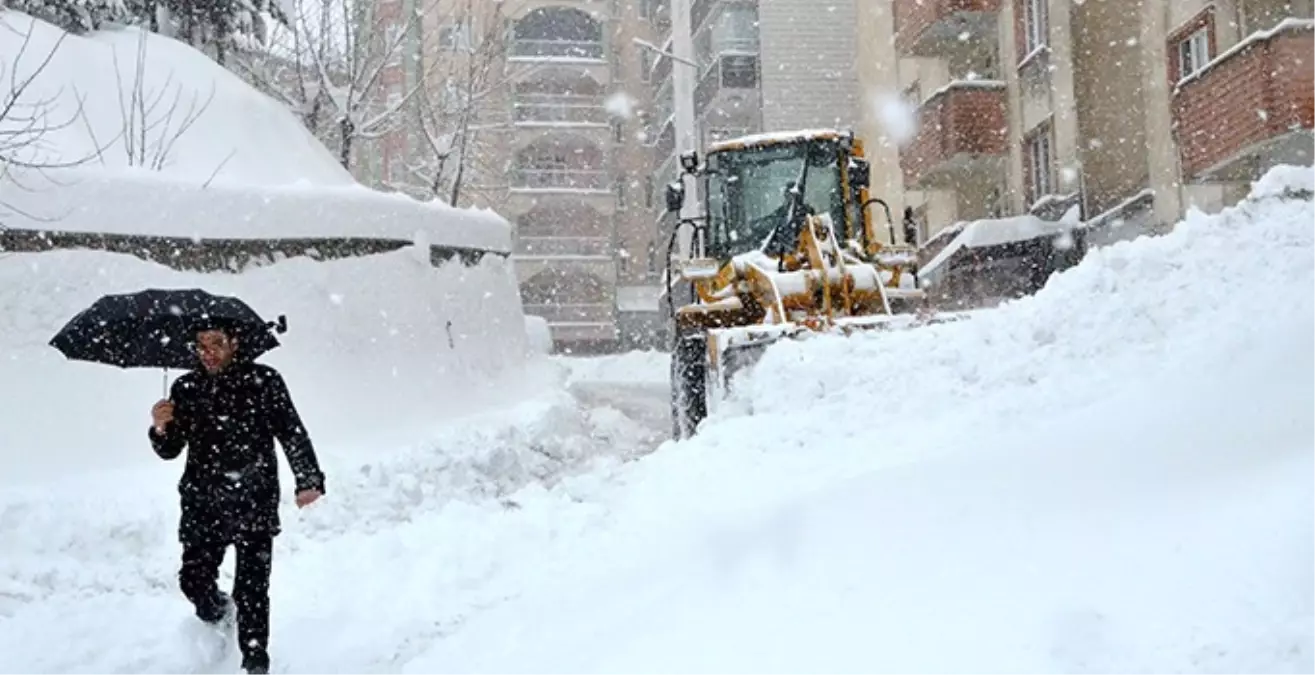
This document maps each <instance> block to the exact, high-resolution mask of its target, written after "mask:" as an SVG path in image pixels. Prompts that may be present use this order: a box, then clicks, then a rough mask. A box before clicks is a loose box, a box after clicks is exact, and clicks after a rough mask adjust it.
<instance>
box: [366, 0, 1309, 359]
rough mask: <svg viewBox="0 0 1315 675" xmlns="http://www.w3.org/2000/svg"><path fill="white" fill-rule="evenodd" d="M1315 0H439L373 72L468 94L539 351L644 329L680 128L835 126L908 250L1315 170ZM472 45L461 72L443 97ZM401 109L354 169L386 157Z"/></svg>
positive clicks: (1096, 237)
mask: <svg viewBox="0 0 1315 675" xmlns="http://www.w3.org/2000/svg"><path fill="white" fill-rule="evenodd" d="M379 2H380V4H379V5H378V7H379V9H380V11H382V12H391V13H392V15H395V16H397V17H399V21H400V20H401V19H400V17H405V16H408V15H410V14H414V13H415V12H417V11H418V9H419V8H421V7H422V6H423V7H431V6H434V5H432V0H379ZM1313 2H1315V0H1175V1H1174V2H1163V1H1161V0H1099V1H1097V0H888V1H883V2H873V1H869V0H827V2H824V3H819V2H818V1H817V0H503V1H502V2H492V1H489V0H438V3H437V5H436V6H437V7H438V8H439V10H438V11H426V12H425V13H424V14H423V16H424V20H423V23H422V25H421V26H420V27H419V29H418V30H417V31H416V36H415V38H414V40H412V42H411V43H410V47H409V49H411V52H412V53H414V54H417V55H419V56H420V58H419V59H411V60H408V59H398V60H397V64H396V65H395V66H394V67H391V68H390V69H389V70H388V71H387V72H386V73H385V80H386V81H388V82H389V83H390V86H392V87H393V89H392V90H391V92H392V93H391V96H394V97H396V96H403V95H404V92H406V91H408V87H411V86H414V85H415V84H420V83H423V84H424V86H423V90H424V91H425V92H428V94H429V95H430V97H431V98H438V99H445V100H456V101H458V102H460V101H463V100H465V101H467V102H470V105H471V108H472V109H473V110H475V111H476V113H475V114H474V115H473V119H472V120H466V121H468V122H471V124H470V125H469V126H470V130H469V133H466V134H464V136H462V137H463V138H469V139H477V140H473V141H471V142H470V143H469V144H467V145H463V150H462V152H465V153H466V154H467V156H468V157H469V158H470V161H467V162H464V163H462V166H463V173H462V175H461V177H460V181H459V183H460V185H461V187H462V189H461V190H460V195H461V196H460V198H459V199H458V200H457V201H458V203H459V205H462V206H467V205H474V206H481V207H487V208H490V209H493V210H495V211H496V212H498V213H500V214H502V215H503V216H504V217H506V218H507V219H508V220H509V221H511V222H512V224H513V225H514V227H515V232H516V234H515V241H516V244H515V245H516V248H515V260H516V267H517V269H518V274H519V275H520V283H521V291H522V298H523V300H524V304H525V310H526V312H527V313H529V314H536V315H539V316H543V317H544V318H546V319H547V320H548V322H549V325H550V328H551V330H552V334H553V338H554V342H555V343H556V345H557V347H558V349H560V350H563V351H572V352H591V351H607V350H612V349H618V348H621V349H627V348H634V347H649V346H652V347H661V346H664V345H665V343H666V339H665V334H664V333H665V330H666V328H667V326H666V321H665V314H664V313H663V311H662V308H663V304H662V302H663V301H662V289H663V287H664V286H663V273H664V270H665V265H666V253H667V251H666V249H667V245H668V241H669V240H670V237H671V233H672V232H673V228H674V227H675V225H676V220H677V218H676V216H675V215H674V214H670V213H667V212H666V210H665V208H664V207H665V205H664V203H663V199H662V191H663V187H664V186H665V185H666V184H667V183H670V182H672V181H674V180H677V179H678V177H679V173H680V166H679V154H680V149H681V148H682V147H695V148H702V147H705V146H706V145H708V144H709V143H712V142H715V141H718V140H722V139H725V138H730V137H734V136H740V135H744V134H750V133H756V132H762V131H768V132H770V131H784V130H790V129H804V128H818V127H823V128H853V129H855V130H856V131H857V132H858V133H859V135H860V136H862V137H863V138H864V139H865V141H866V148H867V152H868V155H869V157H870V159H871V161H872V191H873V194H874V195H875V196H880V197H883V198H884V199H885V200H886V201H887V202H889V203H890V205H891V207H892V211H894V212H895V213H896V214H900V213H903V212H904V209H905V207H908V209H909V210H910V212H911V214H912V216H913V218H912V220H913V222H914V223H915V225H916V226H915V227H913V228H908V229H906V228H903V227H896V228H893V230H894V231H895V233H896V236H900V237H904V238H907V236H908V235H906V234H904V233H905V232H906V231H908V230H912V234H913V236H914V237H915V238H916V239H917V242H916V243H918V244H924V243H926V242H928V241H929V240H933V239H934V237H935V235H936V234H937V232H939V231H941V230H944V229H946V228H953V227H954V226H955V225H956V224H957V223H963V222H965V221H972V220H979V219H987V218H999V217H1004V216H1016V215H1021V214H1033V215H1036V216H1038V217H1040V218H1043V219H1046V220H1057V219H1060V218H1063V217H1065V216H1068V217H1069V218H1077V219H1080V220H1081V221H1083V222H1086V223H1087V224H1088V225H1089V228H1088V230H1087V232H1088V236H1089V240H1088V243H1089V244H1096V245H1098V244H1100V243H1103V242H1106V241H1112V240H1116V239H1123V238H1131V237H1133V236H1136V235H1139V234H1143V233H1148V232H1159V231H1163V229H1164V228H1166V227H1167V226H1169V225H1170V224H1171V223H1173V222H1175V221H1176V220H1178V219H1179V218H1180V217H1181V216H1182V214H1183V213H1184V211H1185V210H1186V209H1187V208H1188V207H1190V206H1196V207H1198V208H1203V209H1206V210H1212V209H1216V208H1218V207H1220V206H1222V205H1223V204H1226V203H1229V202H1231V201H1235V200H1236V199H1237V198H1239V197H1240V196H1242V195H1243V194H1244V193H1245V190H1246V188H1247V181H1249V180H1251V179H1254V178H1255V177H1256V176H1258V175H1259V173H1261V172H1263V170H1264V169H1265V168H1267V167H1268V166H1271V165H1273V164H1275V163H1279V162H1294V163H1303V164H1309V163H1311V155H1312V151H1313V148H1312V133H1311V129H1312V104H1311V101H1312V84H1311V83H1312V79H1313V78H1312V57H1311V52H1312V21H1311V16H1312V3H1313ZM673 19H674V20H673ZM678 31H687V34H686V35H683V37H685V38H687V39H685V40H679V39H676V38H679V37H682V35H678V34H677V33H678ZM489 44H492V45H493V48H491V49H483V50H482V51H481V45H489ZM681 45H688V51H687V52H686V53H687V56H686V57H684V58H672V56H673V49H676V51H683V50H684V49H685V48H684V47H683V46H681ZM471 59H475V60H477V61H480V63H481V64H483V65H485V66H487V72H486V73H484V74H483V76H482V79H481V81H480V85H479V86H477V87H471V88H470V89H469V91H463V90H462V89H461V87H460V86H457V87H456V90H453V85H452V83H453V82H454V81H455V82H457V83H458V85H459V84H460V83H461V82H462V81H463V78H464V75H463V74H462V73H463V72H466V73H469V72H476V71H480V72H483V71H481V70H480V68H475V67H472V66H471V64H470V60H471ZM414 63H422V64H426V67H425V68H415V67H413V65H408V64H414ZM682 78H683V79H682ZM678 81H679V82H678ZM682 82H683V83H682ZM678 85H679V86H678ZM678 92H685V93H684V95H683V96H682V95H680V94H679V93H678ZM678 102H683V103H684V105H683V106H678V105H677V103H678ZM691 105H692V112H691V113H689V114H688V115H685V114H683V113H682V111H683V110H689V109H690V107H691ZM458 107H460V106H458ZM905 113H908V115H906V114H905ZM909 116H911V117H912V118H914V120H912V121H914V122H916V123H909V122H910V121H911V120H909V119H908V117H909ZM445 122H446V123H447V124H448V125H449V126H451V123H452V120H450V119H448V120H446V121H445ZM418 126H419V127H423V126H424V125H423V124H420V123H418V122H417V123H412V124H410V125H409V126H408V125H401V127H400V130H399V131H397V132H396V133H391V134H387V135H385V137H384V138H383V139H382V140H381V141H380V143H378V146H379V148H380V149H379V152H377V153H376V154H377V155H378V157H377V159H378V161H377V162H375V163H374V164H373V165H371V166H372V167H373V168H372V169H371V170H372V171H376V172H378V173H379V174H380V175H382V176H383V177H385V178H386V177H388V176H389V175H390V174H399V173H402V172H403V171H402V169H400V168H399V167H398V161H395V160H397V158H405V157H407V156H408V155H410V154H413V153H414V151H415V147H416V146H417V145H423V144H424V143H423V142H422V141H423V140H424V139H418V138H417V133H416V131H415V129H416V128H417V127H418ZM433 135H434V134H429V136H433ZM438 135H439V136H440V137H442V138H448V136H447V135H444V134H442V133H440V134H438ZM429 140H430V141H432V140H433V139H432V138H430V139H429ZM431 145H432V143H431ZM440 154H441V153H440ZM451 154H456V150H452V153H451ZM445 161H452V160H451V159H450V158H449V159H448V160H445ZM403 163H404V162H403ZM467 164H468V166H467ZM699 199H700V196H699V195H697V192H696V193H695V195H694V197H693V199H692V200H691V201H693V202H695V203H697V202H698V200H699ZM897 217H898V216H897ZM887 231H889V230H887V228H878V232H881V233H885V232H887ZM910 243H913V242H910Z"/></svg>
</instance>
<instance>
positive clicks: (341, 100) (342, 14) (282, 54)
mask: <svg viewBox="0 0 1315 675" xmlns="http://www.w3.org/2000/svg"><path fill="white" fill-rule="evenodd" d="M287 5H288V7H289V9H290V16H289V19H290V21H289V25H288V29H287V30H286V31H277V32H278V33H279V34H278V35H277V36H275V37H274V38H272V39H271V41H270V42H269V44H268V46H267V47H265V48H263V49H246V50H243V51H242V52H240V53H238V54H236V55H235V58H234V61H235V63H234V69H235V70H236V71H238V72H239V73H240V74H241V75H242V76H244V77H245V78H246V79H247V80H248V81H250V82H251V83H252V84H254V85H256V86H257V87H258V88H260V89H262V90H264V91H265V92H267V93H269V94H270V95H272V96H274V97H275V98H277V99H279V100H281V101H283V102H284V103H286V104H287V105H288V106H289V107H291V108H292V109H293V110H294V111H296V112H297V113H298V114H299V115H301V116H302V120H303V121H304V122H305V123H306V126H307V128H309V129H310V130H311V131H312V132H313V133H315V134H316V136H318V137H319V138H320V139H321V140H322V141H324V142H325V143H326V145H328V146H329V147H330V148H332V149H333V150H335V152H336V153H337V155H338V158H339V161H340V162H341V163H342V165H343V166H344V167H345V168H348V169H351V168H352V167H353V158H354V153H355V151H356V149H357V145H358V144H359V143H360V142H361V141H368V140H371V139H375V138H378V137H380V136H381V135H382V134H384V133H386V132H388V131H389V130H390V129H393V128H395V127H396V126H397V125H399V124H402V123H403V121H404V120H403V112H404V111H405V110H406V109H407V107H408V104H409V103H410V102H411V101H412V100H413V99H414V97H415V95H416V93H417V91H418V89H419V85H418V84H411V85H409V86H408V85H403V84H402V82H401V80H402V79H403V78H401V77H400V76H399V75H400V73H401V72H402V70H403V63H402V57H403V52H404V44H405V42H406V40H407V39H408V36H410V35H413V34H416V33H418V29H419V26H420V25H421V22H422V21H423V20H424V19H425V17H426V15H427V13H428V12H429V11H431V10H432V5H429V6H427V7H418V8H417V9H416V10H415V11H413V12H405V13H404V12H400V11H398V10H397V9H396V8H398V7H400V5H401V3H400V2H388V3H371V2H364V1H358V0H288V2H287Z"/></svg>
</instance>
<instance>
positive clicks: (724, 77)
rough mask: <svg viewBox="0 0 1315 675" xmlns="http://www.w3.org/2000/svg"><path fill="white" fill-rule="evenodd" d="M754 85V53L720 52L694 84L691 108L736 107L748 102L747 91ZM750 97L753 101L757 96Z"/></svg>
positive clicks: (752, 88)
mask: <svg viewBox="0 0 1315 675" xmlns="http://www.w3.org/2000/svg"><path fill="white" fill-rule="evenodd" d="M757 89H758V56H757V55H756V54H721V55H719V56H718V57H717V58H716V60H715V61H713V64H712V67H710V68H708V69H707V70H706V71H705V72H704V73H703V77H701V78H699V83H698V86H696V87H695V88H694V110H695V111H696V113H697V114H703V113H704V112H706V111H707V110H708V109H709V108H714V107H715V108H730V109H735V108H738V107H741V106H742V105H745V104H748V103H749V101H748V100H746V99H747V98H748V97H747V96H746V94H749V93H751V92H756V91H757ZM753 101H754V102H755V103H756V96H755V97H753Z"/></svg>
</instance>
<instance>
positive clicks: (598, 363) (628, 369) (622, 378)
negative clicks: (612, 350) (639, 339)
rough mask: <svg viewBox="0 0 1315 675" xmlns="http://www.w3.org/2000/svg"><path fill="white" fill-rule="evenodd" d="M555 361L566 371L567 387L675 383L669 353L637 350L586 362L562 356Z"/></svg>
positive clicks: (598, 357) (591, 358)
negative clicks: (577, 383) (577, 385)
mask: <svg viewBox="0 0 1315 675" xmlns="http://www.w3.org/2000/svg"><path fill="white" fill-rule="evenodd" d="M554 360H555V361H556V362H557V363H558V364H560V365H562V366H565V367H566V371H567V378H566V382H567V384H573V383H576V382H592V383H627V384H664V385H665V384H669V383H670V381H671V357H670V355H669V354H667V352H659V351H652V350H643V351H641V350H636V351H630V352H625V353H623V354H609V355H606V356H591V357H586V358H580V357H573V356H558V357H554Z"/></svg>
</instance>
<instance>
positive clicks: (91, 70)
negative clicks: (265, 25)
mask: <svg viewBox="0 0 1315 675" xmlns="http://www.w3.org/2000/svg"><path fill="white" fill-rule="evenodd" d="M139 57H140V68H139V67H138V66H139ZM0 90H3V91H4V92H5V93H6V95H9V94H10V92H11V91H16V92H18V94H19V95H18V96H17V99H16V101H15V102H14V105H13V107H12V108H10V109H9V110H8V111H7V114H5V115H3V116H0V135H3V137H4V139H5V142H4V146H5V148H4V152H5V155H6V156H7V157H8V156H12V157H13V158H14V159H16V160H21V161H23V162H26V163H28V164H35V165H40V166H44V167H47V168H46V169H44V170H42V171H31V170H25V169H23V168H20V167H17V166H10V167H6V173H7V174H8V175H7V176H6V180H2V181H0V225H4V226H8V227H12V228H25V229H40V230H47V229H53V230H64V231H69V232H109V233H116V234H154V235H162V236H179V237H202V238H225V237H235V238H249V237H342V236H358V237H384V238H390V239H402V240H406V241H410V240H412V239H413V238H414V237H417V236H425V237H428V239H429V240H430V241H431V243H433V244H439V245H448V246H460V247H469V248H479V249H486V250H498V251H508V250H509V249H510V227H509V226H508V225H507V223H506V222H505V221H504V220H503V219H502V218H501V217H499V216H497V215H496V214H494V213H492V212H489V211H486V210H474V209H455V208H452V207H450V206H448V205H446V204H443V203H441V202H437V201H434V202H426V203H422V202H418V201H415V200H413V199H410V198H409V197H405V196H403V195H400V194H386V193H381V192H376V191H374V190H370V189H367V188H365V187H364V186H362V185H360V184H358V183H357V182H356V181H355V180H354V179H353V178H352V176H351V174H349V173H348V172H347V171H346V170H345V169H344V168H343V167H342V166H341V165H340V164H339V163H338V160H337V158H335V157H334V156H333V155H332V154H331V153H330V152H329V151H328V150H327V149H325V147H324V146H323V145H322V144H321V143H320V142H319V141H318V140H316V139H315V138H314V137H313V136H312V135H311V134H310V133H309V132H308V131H307V130H306V129H305V128H304V127H303V126H302V125H301V123H300V122H299V121H298V120H297V118H296V117H295V116H294V115H293V113H292V111H290V110H289V109H288V108H287V107H286V106H283V105H281V104H279V103H278V102H276V101H274V100H273V99H271V98H269V97H268V96H266V95H264V94H262V93H260V92H258V91H256V90H255V89H253V88H252V87H250V86H249V85H248V84H246V83H245V82H243V81H242V80H241V79H240V78H239V77H237V76H236V75H234V74H233V73H231V72H229V71H227V70H225V69H224V68H223V67H221V66H219V65H218V64H216V63H214V62H213V61H211V60H210V59H209V58H208V57H206V56H205V55H204V54H202V53H201V52H199V51H196V50H195V49H192V48H191V47H190V46H188V45H186V44H184V43H182V42H179V41H177V40H173V39H171V38H168V37H165V36H162V35H159V34H155V33H149V32H143V31H139V30H137V29H135V28H114V27H107V28H106V29H105V30H100V31H95V32H93V33H90V34H88V35H85V36H79V35H71V34H65V33H64V32H63V31H61V30H60V29H59V28H58V27H56V26H54V25H51V24H49V23H46V22H44V21H41V20H37V19H34V18H32V17H30V16H28V15H27V14H23V13H21V12H17V11H13V10H8V9H0Z"/></svg>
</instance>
